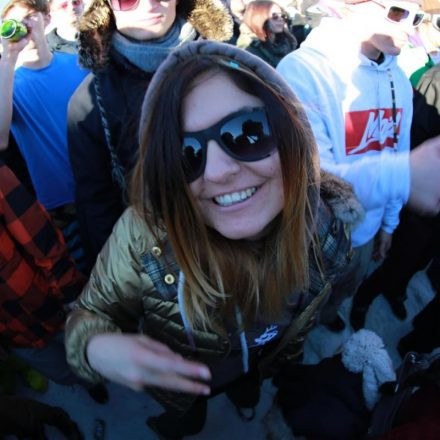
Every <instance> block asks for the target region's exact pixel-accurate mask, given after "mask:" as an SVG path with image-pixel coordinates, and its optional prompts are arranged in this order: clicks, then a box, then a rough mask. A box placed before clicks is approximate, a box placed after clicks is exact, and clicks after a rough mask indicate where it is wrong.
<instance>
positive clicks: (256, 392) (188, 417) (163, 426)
mask: <svg viewBox="0 0 440 440" xmlns="http://www.w3.org/2000/svg"><path fill="white" fill-rule="evenodd" d="M224 392H225V393H226V395H227V396H228V398H229V399H230V400H231V401H232V403H233V404H234V405H235V406H237V407H240V408H254V407H255V406H257V404H258V401H259V399H260V378H259V375H258V373H257V372H255V373H249V374H246V375H243V376H241V377H239V378H238V379H237V380H235V381H234V382H232V383H230V384H228V385H226V386H225V387H221V388H218V389H216V390H214V391H213V393H212V394H211V396H209V398H210V397H215V396H217V395H219V394H222V393H224ZM207 409H208V397H199V398H197V400H196V401H195V402H194V404H193V405H192V406H191V407H190V408H189V409H188V410H187V411H186V412H185V413H184V414H178V413H176V412H173V411H166V412H164V413H162V414H161V415H160V416H159V417H157V418H156V423H155V424H156V428H157V430H158V431H159V432H160V433H161V434H162V435H164V436H166V437H171V438H173V437H176V438H179V437H184V436H187V435H196V434H198V433H199V432H200V431H201V430H202V429H203V427H204V426H205V422H206V416H207Z"/></svg>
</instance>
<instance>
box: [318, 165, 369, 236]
mask: <svg viewBox="0 0 440 440" xmlns="http://www.w3.org/2000/svg"><path fill="white" fill-rule="evenodd" d="M321 197H322V198H323V199H324V200H325V201H326V202H327V203H328V204H329V205H330V207H331V208H332V211H333V213H334V215H335V216H336V217H337V218H339V219H341V220H342V221H343V222H344V223H345V224H346V225H347V226H348V227H349V228H350V230H353V229H354V228H355V227H356V226H357V225H359V224H360V223H361V222H362V221H363V220H364V217H365V211H364V208H363V207H362V205H361V204H360V202H359V200H358V199H357V198H356V196H355V195H354V192H353V188H352V186H351V185H350V184H349V183H348V182H346V181H345V180H342V179H341V178H340V177H337V176H335V175H334V174H331V173H329V172H327V171H324V170H322V169H321Z"/></svg>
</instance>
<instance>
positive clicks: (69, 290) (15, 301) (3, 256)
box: [0, 162, 85, 347]
mask: <svg viewBox="0 0 440 440" xmlns="http://www.w3.org/2000/svg"><path fill="white" fill-rule="evenodd" d="M84 282H85V279H84V277H83V276H82V275H81V274H80V273H79V272H78V271H77V269H76V268H75V267H74V264H73V261H72V259H71V258H70V257H69V255H68V253H67V250H66V247H65V245H64V239H63V236H62V234H61V232H60V231H59V230H58V229H57V228H55V226H54V225H53V224H52V222H51V220H50V217H49V215H48V214H47V212H46V211H45V210H44V208H43V207H42V206H41V205H40V204H39V203H38V202H37V201H36V200H35V199H34V198H33V197H32V196H31V195H30V194H29V193H28V192H27V190H26V189H25V187H24V186H23V185H22V184H21V183H20V182H19V181H18V179H17V178H16V177H15V175H14V174H13V173H12V171H11V170H10V169H9V168H8V167H7V166H6V165H4V164H3V163H1V162H0V340H1V342H3V343H4V344H5V345H13V346H20V347H43V346H44V345H45V343H46V342H47V341H48V339H50V338H51V336H52V335H53V334H54V333H55V332H57V331H59V330H61V329H62V328H63V324H64V320H65V316H64V311H63V304H67V303H69V302H71V301H73V300H74V299H75V298H76V297H77V295H78V294H79V293H80V291H81V288H82V287H83V285H84Z"/></svg>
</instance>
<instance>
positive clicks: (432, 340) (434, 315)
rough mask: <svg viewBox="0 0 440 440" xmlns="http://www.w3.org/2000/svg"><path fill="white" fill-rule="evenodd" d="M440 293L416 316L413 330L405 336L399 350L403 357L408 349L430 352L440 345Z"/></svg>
mask: <svg viewBox="0 0 440 440" xmlns="http://www.w3.org/2000/svg"><path fill="white" fill-rule="evenodd" d="M439 316H440V293H439V292H437V294H436V295H435V297H434V299H433V300H432V301H431V302H430V303H429V304H428V305H427V306H426V307H425V308H424V309H423V310H422V311H421V312H420V313H419V314H418V315H417V316H416V317H415V318H414V320H413V330H412V331H411V332H410V333H409V334H407V335H406V336H404V337H403V338H402V339H401V340H400V342H399V344H398V350H399V353H400V355H401V356H402V357H403V356H404V355H405V353H407V352H408V351H417V352H420V353H430V352H431V351H432V350H434V348H437V347H440V326H439V325H438V320H439Z"/></svg>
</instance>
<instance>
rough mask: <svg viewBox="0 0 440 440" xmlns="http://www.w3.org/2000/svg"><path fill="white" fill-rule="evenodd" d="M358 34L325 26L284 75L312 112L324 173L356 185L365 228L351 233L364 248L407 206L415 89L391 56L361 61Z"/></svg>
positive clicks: (286, 64)
mask: <svg viewBox="0 0 440 440" xmlns="http://www.w3.org/2000/svg"><path fill="white" fill-rule="evenodd" d="M351 26H354V22H351V23H347V20H338V19H333V18H329V19H326V20H324V21H323V22H321V24H320V25H319V26H318V27H317V28H315V29H314V30H313V31H312V32H311V33H310V35H309V37H308V38H307V39H306V40H305V41H304V42H303V44H302V45H301V48H300V49H298V50H296V51H294V52H292V53H290V54H289V55H287V56H286V57H285V58H284V59H283V60H281V62H280V63H279V65H278V67H277V70H278V71H279V73H280V74H281V76H283V77H284V79H285V80H286V81H287V82H288V84H289V85H290V86H291V87H292V90H293V91H294V92H295V94H296V95H297V97H298V99H299V100H300V102H301V103H302V104H303V106H304V108H305V111H306V113H307V116H308V118H309V121H310V124H311V127H312V130H313V133H314V135H315V138H316V141H317V144H318V147H319V151H320V157H321V166H322V168H324V169H326V170H328V171H330V172H332V173H334V174H336V175H338V176H340V177H342V178H343V179H345V180H347V181H348V182H350V183H351V184H352V185H353V189H354V191H355V194H356V196H357V197H358V199H359V201H360V202H361V203H362V205H363V207H364V208H365V211H366V215H365V220H364V222H363V223H362V224H361V225H359V226H358V227H357V228H356V229H355V230H354V231H353V233H352V240H353V246H354V247H357V246H361V245H363V244H365V243H367V242H368V241H369V240H370V239H372V238H373V237H374V236H375V235H376V233H377V232H378V230H379V229H380V228H382V229H383V230H384V231H386V232H388V233H392V232H393V231H394V229H395V228H396V227H397V225H398V223H399V211H400V209H401V207H402V204H403V203H405V202H406V201H407V199H408V196H409V179H410V172H409V154H408V151H409V144H410V127H411V120H412V88H411V84H410V82H409V80H408V79H407V78H406V76H405V74H404V73H403V71H402V70H401V69H400V68H399V67H398V66H397V62H396V57H393V56H388V55H386V56H385V59H384V61H383V62H382V63H381V64H377V63H376V62H374V61H371V60H369V59H368V58H366V57H365V56H364V55H362V54H361V52H360V43H359V41H356V38H352V35H354V33H355V30H354V29H353V28H351ZM391 81H392V82H393V83H394V89H395V106H396V110H397V111H396V116H397V117H396V125H397V127H398V133H399V135H398V142H397V146H396V148H394V145H393V131H394V123H393V101H392V93H391Z"/></svg>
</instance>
